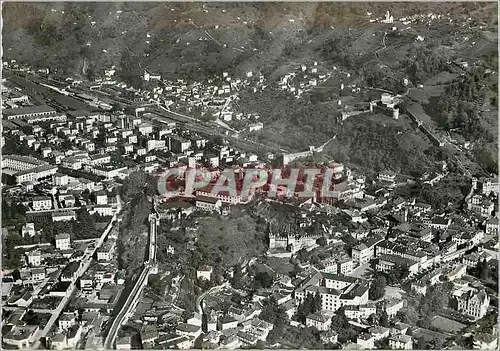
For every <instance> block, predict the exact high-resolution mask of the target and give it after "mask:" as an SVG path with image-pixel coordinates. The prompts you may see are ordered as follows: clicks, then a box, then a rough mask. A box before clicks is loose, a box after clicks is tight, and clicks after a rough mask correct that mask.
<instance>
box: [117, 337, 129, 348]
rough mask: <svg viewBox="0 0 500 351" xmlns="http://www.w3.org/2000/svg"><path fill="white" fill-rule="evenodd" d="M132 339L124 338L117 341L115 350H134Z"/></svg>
mask: <svg viewBox="0 0 500 351" xmlns="http://www.w3.org/2000/svg"><path fill="white" fill-rule="evenodd" d="M131 342H132V337H131V336H123V337H119V338H117V339H116V343H115V348H116V349H117V350H130V349H132V345H131Z"/></svg>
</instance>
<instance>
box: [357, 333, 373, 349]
mask: <svg viewBox="0 0 500 351" xmlns="http://www.w3.org/2000/svg"><path fill="white" fill-rule="evenodd" d="M356 344H357V345H359V346H360V347H361V348H363V349H365V350H372V349H374V348H375V338H374V337H373V336H372V335H370V334H368V333H363V334H360V335H358V337H357V339H356Z"/></svg>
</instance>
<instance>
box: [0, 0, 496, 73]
mask: <svg viewBox="0 0 500 351" xmlns="http://www.w3.org/2000/svg"><path fill="white" fill-rule="evenodd" d="M490 5H491V4H490ZM487 7H488V4H484V3H476V4H471V3H446V4H429V3H425V4H411V3H399V4H397V3H391V4H382V3H378V4H371V3H356V4H353V3H293V4H286V3H224V4H219V3H206V4H204V3H119V2H102V3H5V4H4V5H3V18H4V26H3V43H4V44H3V45H4V53H5V58H6V59H17V60H20V61H23V62H27V63H30V64H32V65H36V66H40V67H47V66H48V67H52V68H54V69H59V70H65V71H68V72H71V73H73V74H74V72H75V70H76V71H77V72H79V73H80V74H82V75H88V74H95V73H102V70H103V68H104V67H107V66H110V65H116V66H117V67H119V68H122V69H123V70H125V71H126V72H125V73H126V74H127V75H133V74H138V73H142V68H141V67H144V68H149V69H151V70H153V71H155V72H158V73H162V74H163V75H164V76H166V77H167V76H173V75H174V74H175V75H179V74H188V75H189V73H191V74H192V75H193V74H197V72H205V71H206V70H207V69H212V70H217V71H218V70H222V69H230V68H232V67H235V69H236V70H245V69H248V68H261V67H266V68H270V67H273V65H276V64H277V63H279V64H280V65H281V64H282V63H284V62H283V60H284V59H286V61H293V59H294V58H301V57H304V56H306V57H307V56H314V55H315V52H314V49H315V48H318V47H321V46H322V45H323V44H324V42H325V41H326V40H328V39H329V38H332V37H335V36H336V35H338V34H342V32H343V30H346V29H348V30H350V27H352V28H360V25H362V24H363V23H365V22H367V21H366V18H365V17H366V12H367V11H370V12H371V13H373V16H379V17H382V16H383V15H384V13H385V11H386V10H390V11H391V13H393V14H394V16H395V18H396V17H397V16H403V15H405V16H407V15H410V14H416V13H424V14H426V13H428V12H435V13H448V12H449V11H452V12H453V14H455V15H456V16H457V17H460V16H463V15H464V14H466V15H467V16H474V15H477V16H478V19H477V20H478V21H483V20H484V12H485V11H481V9H483V8H487ZM486 14H488V16H489V17H491V15H493V17H494V13H491V12H489V13H488V12H486ZM486 20H487V21H489V20H490V18H486ZM487 21H485V22H487ZM332 27H333V28H335V29H337V31H334V30H332ZM305 44H308V45H305ZM285 47H287V48H290V47H291V48H298V49H297V50H294V51H295V52H294V55H293V56H295V57H290V58H288V57H287V56H288V55H286V53H285V52H284V49H285ZM309 58H310V59H314V57H309Z"/></svg>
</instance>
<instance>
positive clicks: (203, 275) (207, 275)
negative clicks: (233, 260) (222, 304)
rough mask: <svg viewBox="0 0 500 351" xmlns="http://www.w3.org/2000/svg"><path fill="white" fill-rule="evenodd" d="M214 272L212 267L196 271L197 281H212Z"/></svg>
mask: <svg viewBox="0 0 500 351" xmlns="http://www.w3.org/2000/svg"><path fill="white" fill-rule="evenodd" d="M212 272H213V267H212V266H205V267H200V268H199V269H198V270H197V271H196V279H205V280H211V279H212Z"/></svg>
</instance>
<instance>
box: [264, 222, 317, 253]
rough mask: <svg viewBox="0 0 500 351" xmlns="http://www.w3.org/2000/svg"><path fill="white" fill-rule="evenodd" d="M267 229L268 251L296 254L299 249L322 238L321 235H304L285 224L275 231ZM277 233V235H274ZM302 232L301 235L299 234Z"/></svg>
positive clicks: (304, 233)
mask: <svg viewBox="0 0 500 351" xmlns="http://www.w3.org/2000/svg"><path fill="white" fill-rule="evenodd" d="M274 227H275V228H272V227H270V229H269V250H271V251H272V250H286V251H289V252H291V253H296V252H297V251H299V250H300V249H303V248H306V247H309V246H312V245H314V244H316V240H318V239H319V238H321V237H322V236H323V233H306V232H304V231H303V230H302V231H300V230H299V228H297V226H296V225H294V224H291V223H289V224H287V225H285V226H281V227H280V228H278V229H276V227H277V226H274ZM277 232H279V234H276V233H277ZM301 232H302V233H301Z"/></svg>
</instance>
